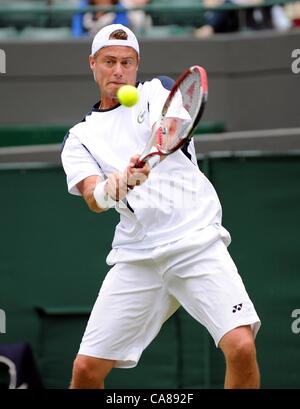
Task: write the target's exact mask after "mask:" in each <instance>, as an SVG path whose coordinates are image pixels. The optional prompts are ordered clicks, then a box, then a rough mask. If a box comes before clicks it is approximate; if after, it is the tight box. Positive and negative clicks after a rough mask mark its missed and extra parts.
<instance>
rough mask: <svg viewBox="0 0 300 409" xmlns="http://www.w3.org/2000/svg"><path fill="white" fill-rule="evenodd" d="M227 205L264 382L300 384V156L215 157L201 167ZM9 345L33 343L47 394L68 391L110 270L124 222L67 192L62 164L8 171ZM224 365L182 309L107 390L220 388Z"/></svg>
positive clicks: (1, 339) (5, 339)
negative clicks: (298, 324)
mask: <svg viewBox="0 0 300 409" xmlns="http://www.w3.org/2000/svg"><path fill="white" fill-rule="evenodd" d="M200 166H201V167H202V168H203V169H204V170H205V172H206V173H207V174H208V176H209V177H210V179H211V180H212V182H213V184H214V186H215V188H216V190H217V192H218V194H219V196H220V199H221V202H222V204H223V221H224V226H225V227H226V228H228V230H229V231H230V232H231V235H232V240H233V241H232V244H231V245H230V247H229V250H230V252H231V254H232V256H233V258H234V259H235V261H236V263H237V265H238V267H239V270H240V273H241V275H242V278H243V280H244V282H245V284H246V287H247V289H248V292H249V293H250V296H251V297H252V299H253V301H254V302H255V305H256V307H257V310H258V313H259V315H260V317H261V319H262V328H261V330H260V332H259V335H258V338H257V348H258V359H259V362H260V366H261V375H262V386H263V387H265V388H283V387H287V388H299V387H300V369H299V368H300V348H299V346H300V334H294V333H293V332H292V329H291V325H292V322H293V318H292V317H291V314H292V311H293V310H294V309H297V308H300V297H299V296H300V294H299V289H300V274H299V273H300V260H299V256H298V254H299V233H298V232H299V227H300V221H299V203H300V188H299V179H300V160H299V156H296V155H294V156H292V155H278V156H248V157H247V156H243V157H237V156H231V157H223V158H211V157H207V158H205V159H204V160H203V161H201V162H200ZM0 186H1V201H0V211H1V212H0V231H1V235H0V249H1V250H0V253H1V258H0V283H1V284H0V309H3V310H4V311H5V312H6V324H7V328H6V334H0V343H2V344H8V343H15V342H18V341H24V340H25V341H28V342H29V343H30V344H31V346H32V347H33V351H34V355H35V358H36V361H37V363H38V367H39V370H40V372H41V375H42V378H43V381H44V384H45V386H46V387H47V388H66V387H67V386H68V383H69V378H70V373H71V367H72V361H73V358H74V356H75V354H76V351H77V348H78V345H79V342H80V338H81V335H82V332H83V330H84V327H85V323H86V320H87V318H88V313H89V311H90V308H91V306H92V304H93V302H94V300H95V298H96V296H97V293H98V290H99V287H100V285H101V282H102V280H103V278H104V276H105V274H106V272H107V266H106V264H105V256H106V254H107V253H108V251H109V249H110V243H111V239H112V235H113V231H114V226H115V224H116V223H117V220H118V217H117V214H116V213H115V212H114V211H113V210H111V211H109V212H107V213H106V214H105V215H96V214H93V213H91V212H90V211H89V210H88V208H87V207H86V205H85V203H84V202H83V201H82V200H81V199H80V198H78V197H73V196H70V195H68V194H67V192H66V184H65V176H64V173H63V171H62V169H61V168H58V167H57V168H51V167H48V168H43V167H40V168H32V169H30V168H28V167H27V169H26V168H22V169H16V168H14V169H13V168H11V169H8V168H6V169H5V168H2V169H1V170H0ZM223 376H224V362H223V357H222V354H221V353H220V351H219V350H217V349H215V347H214V345H213V343H212V340H211V339H210V337H209V335H208V333H207V331H206V330H205V329H203V328H202V327H201V326H200V325H198V324H197V323H196V322H195V321H194V320H193V319H192V318H190V317H189V316H188V315H187V314H186V313H185V312H184V311H183V310H182V309H181V310H179V312H178V313H177V314H175V315H174V316H173V317H172V318H171V319H170V320H169V321H168V322H167V323H166V324H165V326H164V328H163V330H162V331H161V332H160V334H159V335H158V337H157V339H156V340H155V341H154V342H153V343H152V344H151V345H150V347H149V348H148V349H147V350H146V351H145V353H144V355H143V357H142V359H141V361H140V364H139V366H138V367H137V368H135V369H132V370H130V371H129V370H125V369H119V370H114V371H113V373H112V374H111V375H110V377H109V379H108V381H107V386H108V387H119V388H148V387H149V388H150V387H152V388H159V387H166V388H187V387H189V388H219V387H222V382H223Z"/></svg>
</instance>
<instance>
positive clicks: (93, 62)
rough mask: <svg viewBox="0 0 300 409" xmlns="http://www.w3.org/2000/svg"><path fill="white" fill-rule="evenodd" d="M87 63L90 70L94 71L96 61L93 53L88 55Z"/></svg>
mask: <svg viewBox="0 0 300 409" xmlns="http://www.w3.org/2000/svg"><path fill="white" fill-rule="evenodd" d="M89 64H90V69H91V70H92V71H94V69H95V65H96V61H95V57H94V56H93V55H90V56H89Z"/></svg>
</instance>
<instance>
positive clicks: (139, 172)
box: [126, 155, 151, 189]
mask: <svg viewBox="0 0 300 409" xmlns="http://www.w3.org/2000/svg"><path fill="white" fill-rule="evenodd" d="M139 158H140V155H134V156H132V157H131V158H130V163H129V166H128V167H127V169H126V174H127V186H128V187H129V189H133V188H134V187H135V186H140V185H141V184H142V183H144V182H145V181H146V180H147V179H148V176H149V173H150V170H151V169H150V166H149V164H148V162H146V163H145V164H144V166H143V167H142V168H140V167H138V168H137V167H136V165H137V163H139Z"/></svg>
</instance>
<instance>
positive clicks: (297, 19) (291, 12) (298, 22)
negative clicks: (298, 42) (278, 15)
mask: <svg viewBox="0 0 300 409" xmlns="http://www.w3.org/2000/svg"><path fill="white" fill-rule="evenodd" d="M285 11H286V14H287V16H288V17H289V19H290V21H291V23H292V25H293V26H294V27H300V1H297V2H295V3H290V4H287V5H286V6H285Z"/></svg>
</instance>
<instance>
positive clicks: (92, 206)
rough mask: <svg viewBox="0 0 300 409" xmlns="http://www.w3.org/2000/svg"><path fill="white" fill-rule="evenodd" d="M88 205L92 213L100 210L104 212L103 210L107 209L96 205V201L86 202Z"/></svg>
mask: <svg viewBox="0 0 300 409" xmlns="http://www.w3.org/2000/svg"><path fill="white" fill-rule="evenodd" d="M88 207H89V209H90V210H91V211H92V212H93V213H102V212H105V210H107V209H101V208H100V207H98V206H97V204H96V202H94V203H88Z"/></svg>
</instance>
